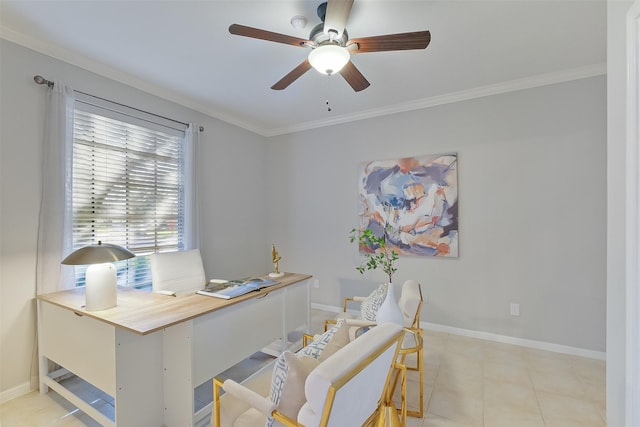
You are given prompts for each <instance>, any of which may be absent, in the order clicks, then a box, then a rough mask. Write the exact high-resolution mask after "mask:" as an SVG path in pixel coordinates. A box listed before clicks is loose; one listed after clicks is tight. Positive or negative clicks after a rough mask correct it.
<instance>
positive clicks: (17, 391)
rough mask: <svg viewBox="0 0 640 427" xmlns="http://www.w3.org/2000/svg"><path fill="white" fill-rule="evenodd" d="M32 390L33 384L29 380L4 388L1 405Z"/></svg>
mask: <svg viewBox="0 0 640 427" xmlns="http://www.w3.org/2000/svg"><path fill="white" fill-rule="evenodd" d="M31 391H33V390H31V384H30V383H29V381H27V382H25V383H22V384H20V385H17V386H15V387H13V388H10V389H9V390H4V391H2V392H0V405H1V404H3V403H5V402H8V401H10V400H13V399H15V398H16V397H20V396H23V395H25V394H27V393H30V392H31Z"/></svg>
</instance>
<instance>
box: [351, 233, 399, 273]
mask: <svg viewBox="0 0 640 427" xmlns="http://www.w3.org/2000/svg"><path fill="white" fill-rule="evenodd" d="M349 238H350V240H351V243H353V242H358V245H360V246H365V247H367V248H370V249H371V250H372V251H373V253H365V254H364V258H365V259H364V260H363V261H362V263H361V264H360V265H359V266H358V267H356V270H358V271H359V272H360V274H364V272H365V271H366V270H377V269H380V270H382V271H383V272H384V273H385V274H386V275H387V277H389V283H392V280H391V279H392V276H393V273H395V272H396V270H397V268H396V267H395V266H394V263H395V262H396V261H397V259H398V253H397V252H396V251H394V250H393V249H391V248H390V247H389V246H387V240H386V238H385V236H384V235H383V236H382V237H378V236H376V235H375V234H373V231H371V230H370V229H368V228H366V229H364V230H357V229H355V228H353V229H351V233H350V237H349Z"/></svg>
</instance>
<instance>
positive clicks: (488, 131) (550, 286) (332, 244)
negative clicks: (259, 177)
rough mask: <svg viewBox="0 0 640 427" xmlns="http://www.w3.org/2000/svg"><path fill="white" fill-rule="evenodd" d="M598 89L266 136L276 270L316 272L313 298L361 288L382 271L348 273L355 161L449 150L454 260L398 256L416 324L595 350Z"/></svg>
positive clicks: (598, 310)
mask: <svg viewBox="0 0 640 427" xmlns="http://www.w3.org/2000/svg"><path fill="white" fill-rule="evenodd" d="M605 85H606V79H605V77H604V76H600V77H594V78H589V79H583V80H577V81H573V82H569V83H563V84H556V85H551V86H546V87H541V88H536V89H529V90H523V91H518V92H511V93H508V94H502V95H496V96H490V97H485V98H480V99H475V100H471V101H466V102H459V103H455V104H449V105H442V106H439V107H433V108H428V109H424V110H419V111H413V112H408V113H402V114H397V115H392V116H386V117H380V118H375V119H370V120H366V121H359V122H354V123H351V124H344V125H340V126H333V127H328V128H322V129H317V130H312V131H306V132H298V133H295V134H291V135H283V136H278V137H272V138H270V139H269V164H270V166H271V167H270V175H269V177H270V179H269V184H270V185H269V197H270V200H271V201H272V203H270V219H269V224H270V227H269V234H270V239H271V240H273V241H275V242H277V243H278V244H279V250H280V253H281V255H282V256H283V257H284V259H283V261H282V264H283V265H284V266H285V268H286V269H292V270H296V271H303V272H306V273H312V274H313V275H314V276H315V277H316V278H317V279H319V281H320V287H319V289H313V293H312V300H313V301H315V302H318V303H322V304H327V305H333V306H338V305H340V304H341V299H342V298H343V297H344V296H348V295H354V294H360V295H362V294H365V295H366V293H368V292H369V291H370V290H371V289H373V287H374V286H375V283H377V282H382V281H384V279H385V277H384V276H383V275H382V274H381V273H379V272H369V273H367V274H366V275H365V276H364V277H362V276H360V274H359V273H358V272H356V271H355V269H354V266H355V265H356V264H357V263H359V256H358V254H357V250H356V247H355V245H353V244H351V243H349V241H348V232H349V230H350V229H351V228H352V227H353V226H355V224H356V214H357V210H356V200H357V197H356V194H357V189H356V186H357V168H358V165H359V163H360V162H362V161H365V160H381V159H390V158H397V157H402V156H416V155H423V154H434V153H445V152H451V151H455V152H457V153H458V162H459V172H458V174H459V175H458V182H459V220H460V256H459V258H457V259H442V258H440V259H429V258H418V257H403V258H401V260H400V262H399V264H398V267H399V269H398V272H397V273H396V276H395V278H394V281H395V282H396V283H398V282H403V281H404V280H406V279H417V280H419V281H420V282H421V283H422V285H423V290H424V293H425V295H426V296H428V299H429V301H428V304H425V305H424V308H423V313H422V320H423V321H427V322H432V323H436V324H440V325H447V326H451V327H456V328H463V329H469V330H473V331H484V332H490V333H494V334H499V335H506V336H510V337H518V338H524V339H529V340H537V341H543V342H547V343H555V344H560V345H566V346H571V347H577V348H581V349H589V350H595V351H600V352H602V351H604V349H605V308H606V301H605V294H606V289H605V280H606V111H605V100H606V87H605ZM511 302H515V303H519V304H520V311H521V315H520V316H519V317H514V316H510V314H509V304H510V303H511Z"/></svg>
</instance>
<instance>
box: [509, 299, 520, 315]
mask: <svg viewBox="0 0 640 427" xmlns="http://www.w3.org/2000/svg"><path fill="white" fill-rule="evenodd" d="M511 315H512V316H520V304H516V303H514V302H512V303H511Z"/></svg>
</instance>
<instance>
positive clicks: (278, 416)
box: [211, 323, 404, 427]
mask: <svg viewBox="0 0 640 427" xmlns="http://www.w3.org/2000/svg"><path fill="white" fill-rule="evenodd" d="M345 333H346V332H345ZM402 337H403V329H402V327H401V326H400V325H395V324H390V323H389V324H384V325H381V326H379V327H376V328H373V329H372V330H371V331H369V332H367V333H366V334H363V335H362V336H361V337H358V338H357V339H355V340H353V341H351V342H349V343H348V344H346V345H345V346H344V347H342V348H340V349H339V350H337V351H336V352H335V353H333V354H331V355H330V356H328V358H327V359H325V360H323V361H322V362H320V361H318V360H315V359H313V358H311V357H306V356H296V355H293V353H291V354H288V355H287V356H286V357H285V358H289V359H292V360H295V359H296V357H297V358H298V359H301V361H299V362H296V363H301V364H305V365H308V366H307V368H306V369H309V370H310V372H309V373H308V375H307V376H306V379H305V378H304V375H302V374H298V375H299V376H300V378H297V380H298V381H300V380H302V382H303V390H304V394H302V393H300V399H301V401H300V402H299V404H301V407H299V410H297V411H294V415H293V416H291V415H289V416H287V415H285V414H284V413H283V412H281V411H280V410H279V406H277V405H276V404H275V403H273V402H272V400H271V399H269V397H267V396H268V395H269V390H270V387H273V384H271V383H270V382H269V381H268V379H269V378H271V372H270V370H264V371H261V372H259V373H258V374H256V375H254V376H253V377H251V378H250V379H249V380H247V381H246V382H245V383H243V384H238V383H237V382H235V381H233V380H226V381H224V383H223V382H222V381H220V380H218V379H214V410H213V414H212V420H211V423H212V425H213V426H214V427H230V426H234V427H238V426H247V427H248V426H261V425H264V424H265V422H266V420H267V417H269V416H271V417H273V418H274V419H275V421H276V423H281V424H282V425H284V426H307V427H311V426H314V427H315V426H335V427H343V426H362V425H373V424H374V423H377V422H378V421H379V420H380V418H381V417H383V416H384V415H385V414H384V413H385V408H386V406H387V405H388V404H390V399H391V396H390V394H389V388H390V383H391V381H392V373H393V370H394V369H395V368H400V369H403V368H404V367H399V366H398V365H397V364H396V363H395V360H396V359H397V357H398V351H399V344H400V341H401V340H402ZM282 356H285V355H284V354H283V355H282ZM282 356H281V357H282ZM307 359H309V360H307ZM276 363H277V362H276ZM289 371H291V369H289ZM303 371H304V369H301V371H300V372H303ZM274 372H275V371H274ZM288 375H291V373H289V374H288ZM278 381H280V379H279V378H278V377H277V375H276V374H274V375H273V382H274V384H276V383H277V382H278ZM287 381H288V378H287ZM403 384H404V383H403ZM222 389H224V391H225V393H224V395H221V390H222ZM284 403H286V404H291V403H292V402H284ZM280 405H281V404H280ZM393 412H394V413H395V409H394V410H393Z"/></svg>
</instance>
